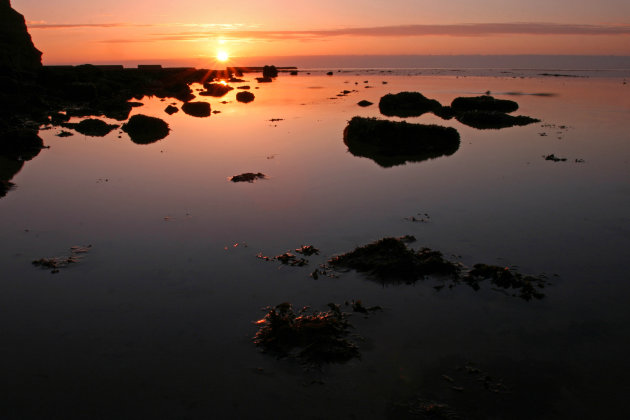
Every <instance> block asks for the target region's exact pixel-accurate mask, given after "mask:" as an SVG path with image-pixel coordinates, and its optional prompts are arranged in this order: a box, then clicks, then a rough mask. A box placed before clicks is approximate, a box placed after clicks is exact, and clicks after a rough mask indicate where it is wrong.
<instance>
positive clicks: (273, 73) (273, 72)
mask: <svg viewBox="0 0 630 420" xmlns="http://www.w3.org/2000/svg"><path fill="white" fill-rule="evenodd" d="M262 75H263V77H267V78H272V77H278V69H277V68H276V66H264V67H263V70H262Z"/></svg>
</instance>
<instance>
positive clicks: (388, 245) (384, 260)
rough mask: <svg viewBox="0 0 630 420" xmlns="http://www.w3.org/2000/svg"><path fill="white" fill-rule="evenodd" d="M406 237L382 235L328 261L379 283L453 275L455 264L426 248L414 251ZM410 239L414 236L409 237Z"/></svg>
mask: <svg viewBox="0 0 630 420" xmlns="http://www.w3.org/2000/svg"><path fill="white" fill-rule="evenodd" d="M409 239H410V238H409V237H403V238H393V237H389V238H383V239H380V240H378V241H376V242H373V243H371V244H368V245H365V246H361V247H357V248H355V250H354V251H351V252H347V253H345V254H342V255H339V256H336V257H334V258H332V259H331V260H329V261H328V264H330V265H331V266H332V267H335V268H350V269H354V270H357V271H359V272H362V273H367V274H368V275H370V276H373V277H375V278H376V279H378V280H380V281H382V282H394V283H395V282H401V281H403V282H407V283H413V282H415V281H417V280H420V279H422V278H423V277H425V276H429V275H440V276H455V275H457V274H458V272H459V267H458V266H457V265H456V264H454V263H452V262H450V261H447V260H445V259H444V257H443V256H442V253H441V252H439V251H434V250H431V249H429V248H422V249H421V250H419V251H414V250H413V249H410V248H408V247H407V245H406V242H408V240H409ZM412 239H414V238H412Z"/></svg>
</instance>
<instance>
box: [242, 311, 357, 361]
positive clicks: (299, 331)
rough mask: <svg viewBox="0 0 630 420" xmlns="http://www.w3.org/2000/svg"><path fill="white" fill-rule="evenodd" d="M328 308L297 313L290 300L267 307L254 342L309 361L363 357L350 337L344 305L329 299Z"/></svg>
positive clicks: (270, 350) (268, 350)
mask: <svg viewBox="0 0 630 420" xmlns="http://www.w3.org/2000/svg"><path fill="white" fill-rule="evenodd" d="M328 307H329V308H330V309H329V310H327V311H321V312H318V311H315V312H313V313H310V314H309V313H307V308H303V309H302V310H300V311H298V312H297V313H295V312H294V311H293V306H292V305H291V304H290V303H281V304H280V305H277V306H276V307H274V308H271V307H270V308H267V310H268V312H267V314H266V315H265V317H264V318H262V319H261V320H259V321H257V322H256V325H258V332H257V333H256V335H255V337H254V343H256V345H258V346H260V347H262V348H263V350H264V351H266V352H272V353H274V354H276V355H278V356H281V357H287V356H294V357H297V358H298V359H300V360H302V361H303V362H306V363H309V364H316V365H317V364H321V363H332V362H336V363H341V362H346V361H348V360H350V359H353V358H355V357H359V349H358V347H357V345H356V344H355V343H353V342H352V341H350V340H349V339H348V338H347V337H348V335H349V333H350V328H351V325H350V323H349V322H348V320H347V315H346V314H344V313H343V312H341V309H340V306H339V305H336V304H334V303H329V304H328Z"/></svg>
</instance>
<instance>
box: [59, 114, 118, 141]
mask: <svg viewBox="0 0 630 420" xmlns="http://www.w3.org/2000/svg"><path fill="white" fill-rule="evenodd" d="M62 126H63V127H66V128H72V129H74V130H76V131H77V132H79V133H81V134H83V135H85V136H90V137H104V136H106V135H108V134H109V133H110V132H111V131H112V130H115V129H117V128H118V127H119V126H118V125H116V124H107V123H106V122H105V121H101V120H99V119H96V118H88V119H86V120H83V121H81V122H78V123H64V124H62Z"/></svg>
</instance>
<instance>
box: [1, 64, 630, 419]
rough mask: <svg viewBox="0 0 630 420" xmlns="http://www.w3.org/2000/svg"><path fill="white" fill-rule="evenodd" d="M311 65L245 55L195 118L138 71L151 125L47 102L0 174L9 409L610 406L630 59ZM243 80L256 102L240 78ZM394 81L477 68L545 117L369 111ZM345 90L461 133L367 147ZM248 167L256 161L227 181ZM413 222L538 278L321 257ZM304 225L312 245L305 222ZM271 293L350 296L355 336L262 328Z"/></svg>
mask: <svg viewBox="0 0 630 420" xmlns="http://www.w3.org/2000/svg"><path fill="white" fill-rule="evenodd" d="M326 72H327V70H326V71H321V70H312V71H302V70H300V72H299V74H298V75H297V76H291V75H289V73H280V75H279V76H278V77H277V78H276V79H275V80H274V81H273V82H272V83H257V82H256V80H255V78H254V76H257V75H253V74H245V75H244V76H243V78H244V79H245V81H244V82H241V83H231V85H232V86H233V87H234V88H235V89H234V90H231V91H229V92H227V93H226V94H225V95H224V96H222V97H211V96H198V97H197V98H196V99H195V101H201V102H208V103H210V107H211V110H212V113H211V115H210V116H208V117H205V118H199V117H194V116H191V115H188V114H186V113H184V112H182V111H181V110H180V111H179V112H175V113H173V114H172V115H169V114H167V113H166V112H165V111H164V109H165V108H166V107H167V105H169V104H173V105H174V106H175V107H177V108H181V106H182V103H181V102H180V101H177V100H174V99H172V98H167V99H166V101H162V100H160V99H159V98H156V97H144V98H142V99H141V100H139V101H138V102H140V103H141V104H142V106H137V107H134V108H133V111H132V115H134V114H144V115H148V116H152V117H159V118H161V119H163V120H164V121H166V122H167V123H168V125H169V128H170V133H169V134H168V136H166V137H165V138H163V139H162V140H159V141H156V142H153V143H150V144H136V143H134V142H132V141H131V140H130V137H129V135H128V134H127V133H126V132H124V131H122V130H121V129H120V128H119V129H115V130H113V131H111V132H110V133H109V134H107V135H105V136H102V137H94V136H86V135H83V134H80V133H79V132H77V131H74V130H72V129H67V130H66V131H67V132H69V133H71V134H73V135H71V136H67V137H59V136H58V134H60V133H61V131H62V129H61V128H59V127H42V129H41V130H40V132H39V136H40V137H41V138H42V139H43V140H44V144H45V145H46V146H48V147H49V148H48V149H44V150H42V151H41V152H40V153H39V155H38V156H36V157H35V158H33V159H32V160H30V161H28V162H25V164H24V166H23V168H22V169H21V171H20V172H19V173H18V174H17V175H15V176H14V177H13V178H12V179H11V183H12V184H15V186H14V187H13V189H11V190H9V191H8V192H7V194H6V196H5V197H3V198H0V237H1V238H2V241H0V273H1V274H0V334H1V336H2V340H1V341H0V372H2V374H1V377H2V381H1V383H2V386H1V387H0V391H1V393H2V398H0V417H1V418H6V419H31V418H38V419H74V418H84V419H114V418H115V419H141V418H146V419H176V418H177V419H209V418H216V419H219V418H220V419H228V418H234V419H236V418H241V419H249V418H257V419H287V418H295V419H332V418H336V419H387V418H392V419H393V418H396V419H398V418H410V419H413V418H420V419H564V418H567V419H590V418H607V419H612V418H623V415H622V413H624V412H627V401H626V399H627V397H626V396H627V395H628V393H629V392H630V385H629V384H630V382H629V380H628V377H627V376H628V373H629V372H630V361H629V358H628V354H630V322H629V321H630V305H628V302H629V301H630V275H629V271H628V262H629V261H630V136H629V132H630V131H629V123H628V121H630V91H629V89H630V86H629V85H628V84H627V83H626V79H624V78H623V77H618V76H616V75H614V74H612V75H611V74H606V77H597V74H592V72H591V73H588V74H582V75H581V74H580V73H579V72H562V71H555V72H548V73H547V74H546V75H541V74H535V73H534V72H529V73H528V74H522V73H519V72H517V71H514V72H512V71H510V72H508V71H502V72H499V71H496V72H494V73H492V72H490V73H488V74H487V75H486V76H478V75H472V76H471V75H469V74H468V73H467V72H466V71H465V70H462V71H459V72H457V71H453V70H448V71H432V72H427V71H426V70H425V71H420V70H418V71H415V70H413V69H407V70H404V71H402V70H383V69H378V70H368V69H361V70H357V69H346V70H340V71H337V70H336V69H335V70H334V71H333V74H332V75H327V74H326ZM427 73H429V74H427ZM539 73H542V72H539ZM473 74H479V72H473ZM578 76H585V77H578ZM245 85H248V86H250V89H249V90H248V91H249V92H251V93H253V94H254V96H255V99H253V100H252V101H250V102H249V103H242V102H239V101H237V99H236V95H237V93H239V92H243V91H245V90H246V89H237V88H238V87H239V86H241V87H242V86H245ZM192 87H193V91H194V92H195V93H197V91H195V89H199V88H201V85H193V86H192ZM344 91H345V92H344ZM403 91H412V92H421V93H422V94H423V95H425V96H426V97H427V98H430V99H435V100H437V101H439V102H440V103H441V104H442V105H448V104H450V103H451V101H453V99H455V98H456V97H460V96H479V95H483V94H490V95H492V96H493V97H495V98H497V99H509V100H513V101H516V102H518V104H519V109H518V111H516V112H514V115H525V116H530V117H533V118H536V119H539V120H540V122H536V123H531V124H529V125H525V126H517V127H509V128H503V129H477V128H473V127H470V126H467V125H464V124H462V123H460V122H459V121H458V120H457V119H456V118H453V119H448V120H444V119H442V118H440V117H438V116H436V115H434V114H433V113H425V114H423V115H421V116H416V117H407V118H400V117H386V116H383V115H382V114H381V113H380V112H379V106H378V104H379V100H380V98H381V97H382V96H384V95H385V94H388V93H398V92H403ZM361 100H365V101H369V102H372V103H373V104H372V105H369V106H364V107H362V106H359V105H357V103H358V102H359V101H361ZM217 111H218V112H217ZM355 116H361V117H377V118H380V119H388V120H391V121H407V122H411V123H422V124H438V125H442V126H445V127H453V128H455V129H456V130H457V131H458V132H459V135H460V144H459V147H458V148H456V149H455V151H454V152H452V153H450V154H447V155H444V156H441V157H437V158H428V159H424V160H423V159H415V160H413V161H408V162H406V163H402V164H401V162H397V163H396V164H393V165H383V164H379V163H378V161H375V160H374V159H371V158H370V157H365V156H364V157H362V156H355V155H354V154H352V153H350V152H349V150H348V146H346V144H344V129H345V128H346V126H347V125H348V122H349V121H350V120H351V119H352V118H353V117H355ZM98 118H99V119H101V120H103V121H106V122H107V123H109V124H121V122H120V121H115V120H110V119H107V118H103V117H98ZM80 120H81V119H80V118H73V119H72V120H71V121H70V122H78V121H80ZM381 163H382V162H381ZM241 174H244V175H247V176H245V177H243V178H242V180H243V181H251V182H233V181H236V180H241V178H236V179H232V177H234V176H238V175H241ZM405 235H412V236H413V237H415V239H416V241H415V242H411V243H409V244H408V247H409V248H410V249H413V250H420V249H422V248H423V247H427V248H431V249H432V250H438V251H440V252H441V253H442V255H443V256H444V258H445V259H447V260H449V261H451V262H453V263H454V264H456V265H457V266H458V267H460V269H461V270H462V272H465V271H466V270H470V269H471V268H472V267H473V266H474V264H477V263H480V262H483V263H485V264H488V265H496V266H500V267H509V268H510V269H511V270H514V271H515V272H516V271H518V272H519V273H523V274H527V275H532V276H536V278H538V279H542V280H541V281H543V283H544V287H542V288H541V289H540V293H541V294H542V296H538V297H536V298H530V299H525V298H523V297H522V296H520V295H519V293H518V291H515V289H511V288H505V287H501V285H500V284H493V283H491V282H480V283H479V284H478V287H474V285H472V284H471V283H470V282H466V281H461V280H449V281H445V280H444V279H443V278H440V277H439V276H432V275H429V276H426V277H425V278H421V279H419V280H417V279H416V280H414V281H399V282H384V281H381V280H382V279H380V278H378V277H376V276H373V275H370V274H366V273H360V272H357V271H355V270H347V269H346V270H341V269H337V268H335V267H332V266H331V264H330V263H329V261H330V260H331V259H333V258H334V257H335V256H339V255H341V254H344V253H346V252H349V251H352V250H354V249H355V248H356V247H360V246H364V245H367V244H370V243H373V242H375V241H377V240H379V239H381V238H385V237H403V236H405ZM311 245H312V246H313V247H314V248H316V249H317V250H318V251H319V253H312V254H311V255H308V252H305V251H304V250H305V249H306V248H301V247H303V246H311ZM296 249H298V250H300V251H302V254H300V252H296V251H295V250H296ZM287 251H289V252H290V255H291V256H288V257H287V256H286V255H287V254H285V253H286V252H287ZM283 254H284V257H283ZM52 258H56V259H55V260H51V259H52ZM42 259H47V260H46V261H49V262H50V261H54V263H53V264H52V265H51V264H48V265H47V266H44V267H42V264H41V261H42ZM34 261H40V264H39V265H35V264H33V262H34ZM44 265H46V264H44ZM358 301H360V302H361V303H360V305H359V306H357V302H358ZM284 302H290V303H291V304H292V305H293V308H294V310H295V311H296V313H297V312H298V310H299V309H300V308H302V307H304V306H310V307H311V308H312V310H313V311H327V310H328V309H329V308H331V307H330V306H328V304H329V303H335V304H338V305H340V306H338V307H337V308H339V309H340V310H341V311H342V312H346V313H348V315H347V316H346V315H344V317H345V318H344V319H346V320H347V322H348V323H349V324H350V325H351V327H350V329H349V330H348V332H349V334H348V335H347V336H346V338H348V339H351V340H352V342H353V343H354V344H355V345H356V348H357V350H358V353H357V354H358V356H357V357H349V358H348V359H349V360H346V361H343V362H339V361H332V362H331V363H327V362H325V363H321V364H307V363H304V360H303V359H301V358H300V357H297V355H296V354H285V355H283V356H285V357H277V356H278V355H277V354H273V353H272V352H264V351H262V350H264V348H261V346H257V345H256V344H255V343H254V340H253V338H254V336H255V334H256V333H257V331H258V328H259V325H256V321H258V320H261V319H262V318H263V317H265V314H267V313H268V311H269V310H268V309H267V310H265V308H266V307H275V306H276V305H279V304H282V303H284ZM361 305H363V306H361ZM377 307H378V310H376V309H377ZM357 308H359V310H357ZM361 308H363V309H365V308H369V309H370V310H367V309H366V310H365V311H363V310H361ZM353 309H354V310H353ZM371 309H374V310H371Z"/></svg>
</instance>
